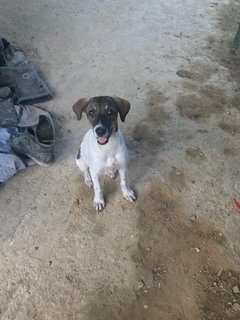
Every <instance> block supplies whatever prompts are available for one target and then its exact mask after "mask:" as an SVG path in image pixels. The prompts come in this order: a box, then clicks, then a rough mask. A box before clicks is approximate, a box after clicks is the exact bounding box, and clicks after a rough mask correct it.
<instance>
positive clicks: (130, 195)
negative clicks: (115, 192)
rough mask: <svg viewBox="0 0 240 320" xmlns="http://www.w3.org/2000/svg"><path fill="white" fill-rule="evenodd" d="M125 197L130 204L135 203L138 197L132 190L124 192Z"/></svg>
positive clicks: (128, 189)
mask: <svg viewBox="0 0 240 320" xmlns="http://www.w3.org/2000/svg"><path fill="white" fill-rule="evenodd" d="M123 196H124V198H125V199H126V200H128V201H130V202H134V201H136V200H137V197H136V195H135V193H134V191H133V190H132V189H130V188H127V189H125V190H123Z"/></svg>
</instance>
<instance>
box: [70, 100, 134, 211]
mask: <svg viewBox="0 0 240 320" xmlns="http://www.w3.org/2000/svg"><path fill="white" fill-rule="evenodd" d="M129 109H130V103H129V102H128V101H126V100H124V99H121V98H118V97H108V96H99V97H94V98H90V99H87V98H83V99H80V100H78V101H77V102H76V103H75V104H74V106H73V111H74V112H75V113H76V115H77V119H78V120H80V119H81V118H82V112H86V114H87V118H88V120H89V122H90V123H91V125H92V129H90V130H88V132H87V133H86V134H85V136H84V138H83V141H82V143H81V145H80V149H79V152H78V154H77V159H76V163H77V166H78V167H79V169H80V170H81V171H82V172H83V173H84V177H85V182H86V184H87V185H88V186H89V187H93V188H94V201H93V204H94V207H95V208H96V210H97V211H101V210H102V209H103V208H104V206H105V202H104V197H103V192H102V188H101V186H100V181H99V176H100V175H101V174H108V175H109V176H110V177H111V178H115V177H116V176H117V173H119V176H120V185H121V189H122V193H123V196H124V198H125V199H127V200H128V201H131V202H133V201H135V200H136V195H135V194H134V192H133V190H132V189H131V188H130V187H129V185H128V182H127V160H128V154H127V148H126V145H125V142H124V138H123V136H122V134H121V132H120V130H119V129H118V123H117V117H118V113H119V115H120V119H121V121H122V122H124V121H125V117H126V115H127V113H128V112H129Z"/></svg>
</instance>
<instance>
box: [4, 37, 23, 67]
mask: <svg viewBox="0 0 240 320" xmlns="http://www.w3.org/2000/svg"><path fill="white" fill-rule="evenodd" d="M24 61H25V56H24V54H23V53H22V52H20V51H16V52H14V50H13V49H12V47H11V45H10V43H9V42H8V41H7V40H6V39H3V38H0V66H9V67H15V66H18V65H19V64H21V63H24Z"/></svg>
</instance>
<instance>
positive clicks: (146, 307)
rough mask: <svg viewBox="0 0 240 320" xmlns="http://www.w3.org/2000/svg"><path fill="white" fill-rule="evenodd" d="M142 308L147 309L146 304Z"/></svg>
mask: <svg viewBox="0 0 240 320" xmlns="http://www.w3.org/2000/svg"><path fill="white" fill-rule="evenodd" d="M235 304H237V303H235ZM239 307H240V306H239ZM143 308H144V309H145V310H147V309H148V305H147V304H145V305H144V306H143Z"/></svg>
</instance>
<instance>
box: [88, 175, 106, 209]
mask: <svg viewBox="0 0 240 320" xmlns="http://www.w3.org/2000/svg"><path fill="white" fill-rule="evenodd" d="M90 174H91V178H92V182H93V189H94V200H93V205H94V207H95V208H96V210H97V211H102V209H103V208H104V207H105V201H104V198H103V193H102V188H101V186H100V180H99V174H98V173H96V172H94V171H92V170H90Z"/></svg>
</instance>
